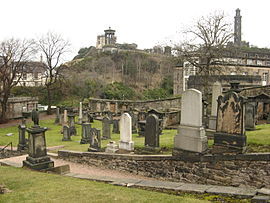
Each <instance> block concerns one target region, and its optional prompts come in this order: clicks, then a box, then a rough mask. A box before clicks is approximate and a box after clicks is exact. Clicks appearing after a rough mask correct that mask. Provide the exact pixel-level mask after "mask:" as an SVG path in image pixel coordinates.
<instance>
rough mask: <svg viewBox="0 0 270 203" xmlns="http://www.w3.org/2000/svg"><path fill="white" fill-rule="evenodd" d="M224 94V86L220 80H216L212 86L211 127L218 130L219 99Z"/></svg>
mask: <svg viewBox="0 0 270 203" xmlns="http://www.w3.org/2000/svg"><path fill="white" fill-rule="evenodd" d="M220 95H222V86H221V83H220V82H218V81H217V82H215V83H214V84H213V87H212V106H211V116H210V118H209V129H211V130H216V127H217V99H218V97H219V96H220Z"/></svg>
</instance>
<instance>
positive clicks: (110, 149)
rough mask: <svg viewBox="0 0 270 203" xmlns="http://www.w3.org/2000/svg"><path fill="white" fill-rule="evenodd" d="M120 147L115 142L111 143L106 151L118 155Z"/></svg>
mask: <svg viewBox="0 0 270 203" xmlns="http://www.w3.org/2000/svg"><path fill="white" fill-rule="evenodd" d="M118 150H119V149H118V146H117V144H115V141H110V142H109V144H107V147H106V149H105V152H106V153H116V152H117V151H118Z"/></svg>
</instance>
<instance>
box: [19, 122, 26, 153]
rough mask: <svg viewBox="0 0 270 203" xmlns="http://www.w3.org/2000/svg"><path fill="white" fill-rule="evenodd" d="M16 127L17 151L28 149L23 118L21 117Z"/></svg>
mask: <svg viewBox="0 0 270 203" xmlns="http://www.w3.org/2000/svg"><path fill="white" fill-rule="evenodd" d="M18 129H19V144H18V146H17V151H24V150H26V149H28V147H27V143H26V139H25V132H26V125H25V119H23V121H22V124H21V125H19V126H18Z"/></svg>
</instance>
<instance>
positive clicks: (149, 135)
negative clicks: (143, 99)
mask: <svg viewBox="0 0 270 203" xmlns="http://www.w3.org/2000/svg"><path fill="white" fill-rule="evenodd" d="M144 136H145V142H144V145H145V146H146V147H151V148H156V147H159V119H158V117H157V116H156V115H155V114H150V115H149V116H147V118H146V124H145V134H144Z"/></svg>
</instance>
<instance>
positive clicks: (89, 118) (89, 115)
mask: <svg viewBox="0 0 270 203" xmlns="http://www.w3.org/2000/svg"><path fill="white" fill-rule="evenodd" d="M87 116H88V123H94V117H93V114H92V113H90V112H88V114H87Z"/></svg>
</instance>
